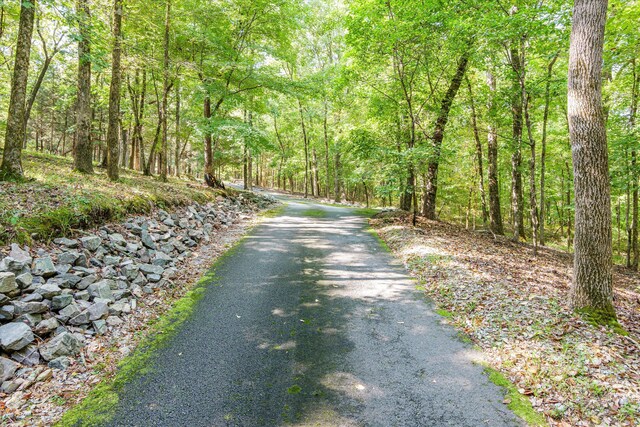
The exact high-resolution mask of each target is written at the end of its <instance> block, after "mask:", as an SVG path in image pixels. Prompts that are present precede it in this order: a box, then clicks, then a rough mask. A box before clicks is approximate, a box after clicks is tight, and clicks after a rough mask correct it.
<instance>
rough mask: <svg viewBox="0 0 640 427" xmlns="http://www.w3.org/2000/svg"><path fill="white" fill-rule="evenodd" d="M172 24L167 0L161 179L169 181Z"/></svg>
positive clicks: (163, 65)
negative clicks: (170, 44)
mask: <svg viewBox="0 0 640 427" xmlns="http://www.w3.org/2000/svg"><path fill="white" fill-rule="evenodd" d="M170 25H171V0H167V5H166V13H165V18H164V61H163V64H162V68H163V85H162V149H161V155H160V180H161V181H163V182H167V169H168V168H169V147H168V141H169V136H168V135H167V133H168V128H167V104H168V102H169V101H168V97H169V29H170Z"/></svg>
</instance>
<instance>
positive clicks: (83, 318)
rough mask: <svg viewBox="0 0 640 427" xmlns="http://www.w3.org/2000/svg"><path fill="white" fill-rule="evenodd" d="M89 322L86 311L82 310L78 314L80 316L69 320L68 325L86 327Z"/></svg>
mask: <svg viewBox="0 0 640 427" xmlns="http://www.w3.org/2000/svg"><path fill="white" fill-rule="evenodd" d="M90 321H91V319H89V312H88V311H87V310H83V311H81V312H80V314H78V315H76V316H74V317H72V318H71V319H69V322H68V323H69V324H70V325H75V326H80V325H87V324H88V323H89V322H90Z"/></svg>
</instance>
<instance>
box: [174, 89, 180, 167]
mask: <svg viewBox="0 0 640 427" xmlns="http://www.w3.org/2000/svg"><path fill="white" fill-rule="evenodd" d="M179 83H180V81H179V80H178V83H177V84H176V157H175V167H176V176H177V177H180V157H181V154H182V153H181V151H182V150H181V147H182V144H181V142H180V86H179Z"/></svg>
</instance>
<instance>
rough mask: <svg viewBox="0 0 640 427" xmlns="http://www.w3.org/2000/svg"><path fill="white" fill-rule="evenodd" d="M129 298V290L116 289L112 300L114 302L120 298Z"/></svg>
mask: <svg viewBox="0 0 640 427" xmlns="http://www.w3.org/2000/svg"><path fill="white" fill-rule="evenodd" d="M130 296H131V291H130V290H129V289H118V290H117V291H113V299H115V300H116V301H118V300H121V299H122V298H129V297H130Z"/></svg>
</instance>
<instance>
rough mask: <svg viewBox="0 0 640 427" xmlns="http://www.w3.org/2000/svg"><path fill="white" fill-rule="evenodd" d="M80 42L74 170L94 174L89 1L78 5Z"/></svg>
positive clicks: (86, 0) (83, 0)
mask: <svg viewBox="0 0 640 427" xmlns="http://www.w3.org/2000/svg"><path fill="white" fill-rule="evenodd" d="M76 13H77V15H78V27H79V34H80V40H79V41H78V95H77V103H76V147H75V152H74V156H73V168H74V169H75V170H77V171H79V172H82V173H93V161H92V156H93V144H92V142H91V41H90V22H89V21H90V19H91V15H90V11H89V2H88V0H78V2H77V3H76Z"/></svg>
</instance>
